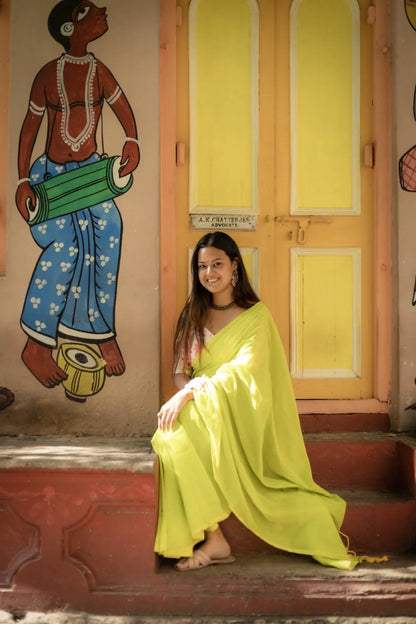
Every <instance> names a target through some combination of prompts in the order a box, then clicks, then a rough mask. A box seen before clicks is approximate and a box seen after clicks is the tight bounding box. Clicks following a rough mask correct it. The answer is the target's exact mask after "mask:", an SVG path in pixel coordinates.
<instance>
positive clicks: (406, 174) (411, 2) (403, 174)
mask: <svg viewBox="0 0 416 624" xmlns="http://www.w3.org/2000/svg"><path fill="white" fill-rule="evenodd" d="M404 8H405V12H406V16H407V19H408V22H409V24H410V26H411V27H412V28H413V30H416V0H404ZM413 117H414V119H415V121H416V87H415V91H414V95H413ZM399 179H400V186H401V187H402V189H403V190H404V191H409V192H413V193H414V192H416V145H413V147H411V148H410V149H409V150H408V151H407V152H406V153H405V154H403V156H402V157H401V158H400V160H399ZM412 305H413V306H414V305H416V278H415V283H414V287H413V295H412Z"/></svg>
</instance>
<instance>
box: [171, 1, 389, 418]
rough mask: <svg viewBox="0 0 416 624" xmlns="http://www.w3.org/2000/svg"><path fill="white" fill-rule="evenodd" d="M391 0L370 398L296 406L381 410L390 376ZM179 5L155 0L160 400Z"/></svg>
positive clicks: (383, 55)
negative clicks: (157, 22) (157, 4)
mask: <svg viewBox="0 0 416 624" xmlns="http://www.w3.org/2000/svg"><path fill="white" fill-rule="evenodd" d="M390 2H391V0H374V4H373V5H371V6H370V7H369V9H368V13H367V21H368V23H369V24H371V25H372V27H373V96H374V97H373V101H374V109H373V147H374V150H377V157H376V158H374V258H373V260H374V276H373V277H374V319H373V321H374V353H373V365H374V397H373V398H371V399H352V400H351V399H348V400H298V401H297V404H298V409H299V412H300V413H304V414H313V413H320V414H324V413H359V412H361V413H380V412H383V413H386V412H388V400H389V396H390V376H391V372H390V369H391V264H392V262H391V95H390V93H391V90H390V85H391V72H390V50H391V48H390ZM376 16H377V19H376ZM181 24H182V12H181V9H180V7H177V6H176V1H175V0H160V219H161V221H160V223H161V226H160V228H161V229H160V258H161V274H160V303H161V391H162V397H161V399H162V401H164V400H166V399H167V398H168V397H169V396H170V395H171V394H172V392H173V390H174V387H173V382H172V369H173V335H174V329H175V323H176V317H175V316H176V236H175V234H176V218H175V215H176V166H177V164H176V140H177V139H176V29H177V28H178V27H180V26H181Z"/></svg>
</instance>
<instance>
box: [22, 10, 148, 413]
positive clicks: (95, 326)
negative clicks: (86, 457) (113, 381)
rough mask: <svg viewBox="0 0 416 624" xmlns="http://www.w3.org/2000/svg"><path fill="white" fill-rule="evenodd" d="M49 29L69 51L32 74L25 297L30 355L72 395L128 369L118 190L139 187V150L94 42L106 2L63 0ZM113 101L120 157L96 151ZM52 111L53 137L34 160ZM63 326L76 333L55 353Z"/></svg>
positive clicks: (41, 377) (25, 174) (103, 25)
mask: <svg viewBox="0 0 416 624" xmlns="http://www.w3.org/2000/svg"><path fill="white" fill-rule="evenodd" d="M48 29H49V32H50V34H51V35H52V37H53V38H54V39H55V40H56V41H58V42H59V43H60V44H61V45H62V46H63V48H64V50H65V52H64V53H63V54H62V55H61V56H60V57H59V58H57V59H54V60H52V61H50V62H49V63H47V64H46V65H45V66H44V67H42V68H41V69H40V71H39V72H38V74H37V75H36V77H35V78H34V81H33V84H32V88H31V92H30V99H29V100H30V101H29V107H28V111H27V114H26V116H25V119H24V121H23V125H22V129H21V134H20V141H19V151H18V171H19V181H18V187H17V192H16V204H17V207H18V209H19V212H20V213H21V215H22V217H23V218H24V219H25V221H26V222H27V223H28V224H29V226H30V230H31V234H32V237H33V239H34V241H35V242H36V244H37V245H38V246H39V247H40V248H41V250H42V251H41V253H40V256H39V259H38V261H37V263H36V266H35V268H34V271H33V274H32V277H31V279H30V283H29V286H28V289H27V293H26V298H25V301H24V305H23V312H22V316H21V327H22V329H23V331H24V332H25V333H26V334H27V342H26V345H25V347H24V349H23V352H22V359H23V362H24V363H25V365H26V366H27V368H28V369H29V370H30V371H31V373H32V374H33V375H34V376H35V377H36V379H38V381H39V382H40V383H41V384H43V385H44V386H46V387H47V388H51V387H54V386H56V385H58V384H61V383H62V385H63V386H64V388H65V392H66V395H67V396H68V397H69V398H72V399H74V400H78V401H85V399H86V397H87V396H89V395H92V394H96V393H97V392H99V391H100V389H101V388H102V387H103V384H104V381H105V377H106V376H111V375H121V374H122V373H123V372H124V370H125V363H124V359H123V356H122V353H121V351H120V348H119V345H118V344H117V341H116V329H115V303H116V291H117V278H118V270H119V259H120V250H121V241H122V220H121V216H120V213H119V211H118V209H117V206H116V204H115V203H114V201H113V199H114V197H116V196H118V195H121V194H122V193H124V192H126V191H127V190H128V189H129V188H130V187H131V184H132V181H133V180H132V175H131V174H132V172H133V171H134V169H135V168H136V167H137V165H138V164H139V161H140V151H139V143H138V140H137V129H136V123H135V119H134V114H133V111H132V109H131V107H130V105H129V102H128V100H127V98H126V96H125V94H124V93H123V91H122V89H121V87H120V86H119V84H118V83H117V80H116V79H115V77H114V76H113V74H112V73H111V71H110V70H109V69H108V68H107V67H106V66H105V65H104V64H103V63H102V62H101V61H100V60H99V59H97V58H95V56H94V55H93V54H92V53H91V52H89V51H88V50H87V47H88V44H90V43H91V42H92V41H94V40H96V39H98V38H99V37H101V36H102V35H104V33H105V32H107V30H108V25H107V14H106V9H105V8H99V7H97V6H96V5H95V4H93V2H90V1H88V0H86V1H85V0H62V1H61V2H59V3H58V4H56V5H55V6H54V8H53V9H52V11H51V12H50V14H49V18H48ZM105 102H106V103H107V104H108V105H109V106H110V108H111V109H112V110H113V112H114V113H115V115H116V117H117V119H118V121H119V122H120V124H121V126H122V128H123V129H124V131H125V133H126V139H125V143H124V146H123V149H122V153H121V156H119V157H116V156H113V157H108V156H107V155H106V154H104V153H103V154H99V153H98V152H97V135H100V134H101V135H102V136H103V129H102V110H103V106H104V104H105ZM45 115H46V117H47V133H46V145H45V148H44V152H43V153H42V154H41V155H39V156H37V157H36V158H35V160H34V161H33V162H32V152H33V148H34V145H35V140H36V137H37V134H38V131H39V128H40V125H41V122H42V119H43V117H44V116H45ZM100 119H101V132H98V126H99V121H100ZM101 142H103V141H101ZM102 148H103V151H104V147H103V146H102ZM59 336H62V337H64V338H67V339H69V340H71V341H72V342H67V343H64V344H61V345H60V347H59V350H58V353H57V355H55V352H56V350H57V349H58V337H59ZM86 343H89V344H86ZM94 345H96V346H97V347H98V350H99V351H97V350H96V349H94V348H93V346H94Z"/></svg>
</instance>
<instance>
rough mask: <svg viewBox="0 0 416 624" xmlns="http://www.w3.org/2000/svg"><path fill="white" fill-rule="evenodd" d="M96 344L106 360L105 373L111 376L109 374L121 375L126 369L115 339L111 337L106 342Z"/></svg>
mask: <svg viewBox="0 0 416 624" xmlns="http://www.w3.org/2000/svg"><path fill="white" fill-rule="evenodd" d="M98 346H99V349H100V351H101V355H102V356H103V359H104V360H105V362H106V366H105V372H106V373H107V375H108V376H109V377H111V375H122V374H123V373H124V371H125V370H126V365H125V363H124V360H123V356H122V355H121V351H120V349H119V347H118V344H117V341H116V339H115V338H113V339H112V340H107V341H106V342H100V343H99V344H98Z"/></svg>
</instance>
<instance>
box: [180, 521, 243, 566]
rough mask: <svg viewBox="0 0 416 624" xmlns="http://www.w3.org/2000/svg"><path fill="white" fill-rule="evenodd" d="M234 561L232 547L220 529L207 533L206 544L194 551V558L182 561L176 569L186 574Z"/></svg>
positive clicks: (184, 558) (186, 558) (185, 558)
mask: <svg viewBox="0 0 416 624" xmlns="http://www.w3.org/2000/svg"><path fill="white" fill-rule="evenodd" d="M233 561H234V557H232V556H231V548H230V545H229V543H228V542H227V540H226V539H225V537H224V535H223V533H222V531H221V529H220V527H218V528H217V529H216V530H215V531H205V542H204V543H203V544H202V546H201V547H200V548H198V549H197V550H195V551H194V554H193V556H192V557H183V558H182V559H180V560H179V561H178V563H177V564H176V566H175V567H176V569H177V570H180V571H181V572H184V571H185V570H197V569H198V568H205V567H206V566H207V565H211V564H212V563H232V562H233Z"/></svg>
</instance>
